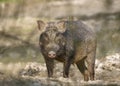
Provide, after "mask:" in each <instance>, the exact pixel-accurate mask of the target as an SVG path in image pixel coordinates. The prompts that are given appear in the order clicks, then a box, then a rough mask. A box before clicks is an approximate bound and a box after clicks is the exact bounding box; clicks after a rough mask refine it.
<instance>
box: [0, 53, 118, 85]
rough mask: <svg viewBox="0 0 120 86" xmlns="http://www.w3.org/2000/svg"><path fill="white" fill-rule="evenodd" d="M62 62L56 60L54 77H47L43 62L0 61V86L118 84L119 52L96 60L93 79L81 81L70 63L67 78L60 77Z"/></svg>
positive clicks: (74, 66)
mask: <svg viewBox="0 0 120 86" xmlns="http://www.w3.org/2000/svg"><path fill="white" fill-rule="evenodd" d="M62 66H63V65H62V63H58V62H56V65H55V69H54V78H47V72H46V66H45V64H43V63H37V62H28V63H21V62H19V63H9V64H3V63H0V86H120V54H118V53H116V54H113V55H109V56H106V57H105V58H104V59H99V60H98V59H97V60H96V67H95V71H96V74H95V77H96V80H95V81H88V82H85V81H83V76H82V75H81V73H80V72H79V70H78V69H77V67H76V65H72V66H71V69H70V77H69V79H66V78H63V77H62V74H63V73H62V72H63V68H62Z"/></svg>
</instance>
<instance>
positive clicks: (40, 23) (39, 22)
mask: <svg viewBox="0 0 120 86" xmlns="http://www.w3.org/2000/svg"><path fill="white" fill-rule="evenodd" d="M37 24H38V29H39V30H41V29H42V28H44V27H45V23H44V22H43V21H41V20H38V21H37Z"/></svg>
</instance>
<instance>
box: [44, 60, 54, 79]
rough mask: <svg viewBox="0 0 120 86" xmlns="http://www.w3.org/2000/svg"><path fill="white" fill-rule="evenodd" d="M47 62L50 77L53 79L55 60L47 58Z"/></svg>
mask: <svg viewBox="0 0 120 86" xmlns="http://www.w3.org/2000/svg"><path fill="white" fill-rule="evenodd" d="M45 62H46V67H47V72H48V77H52V76H53V68H54V60H53V59H50V58H45Z"/></svg>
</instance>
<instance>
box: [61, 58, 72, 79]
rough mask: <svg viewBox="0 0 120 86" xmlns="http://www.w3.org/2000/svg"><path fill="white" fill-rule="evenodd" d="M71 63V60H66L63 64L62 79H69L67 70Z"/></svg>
mask: <svg viewBox="0 0 120 86" xmlns="http://www.w3.org/2000/svg"><path fill="white" fill-rule="evenodd" d="M71 63H72V59H70V58H66V60H65V62H64V69H63V77H64V78H68V77H69V69H70V65H71Z"/></svg>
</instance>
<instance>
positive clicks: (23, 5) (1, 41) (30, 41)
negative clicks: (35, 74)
mask: <svg viewBox="0 0 120 86" xmlns="http://www.w3.org/2000/svg"><path fill="white" fill-rule="evenodd" d="M68 16H74V17H75V18H77V19H79V20H81V21H83V22H84V23H86V24H87V25H88V26H89V27H91V28H93V30H94V31H95V32H96V34H97V40H98V45H97V58H102V57H104V56H106V55H108V54H111V53H119V52H120V48H119V46H120V0H0V61H1V62H6V63H8V62H18V61H23V62H25V61H38V62H43V58H42V56H41V53H40V49H39V45H38V39H39V35H40V33H41V32H40V31H39V30H38V29H37V23H36V21H37V20H38V19H41V20H44V21H49V20H61V19H66V18H67V17H68Z"/></svg>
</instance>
